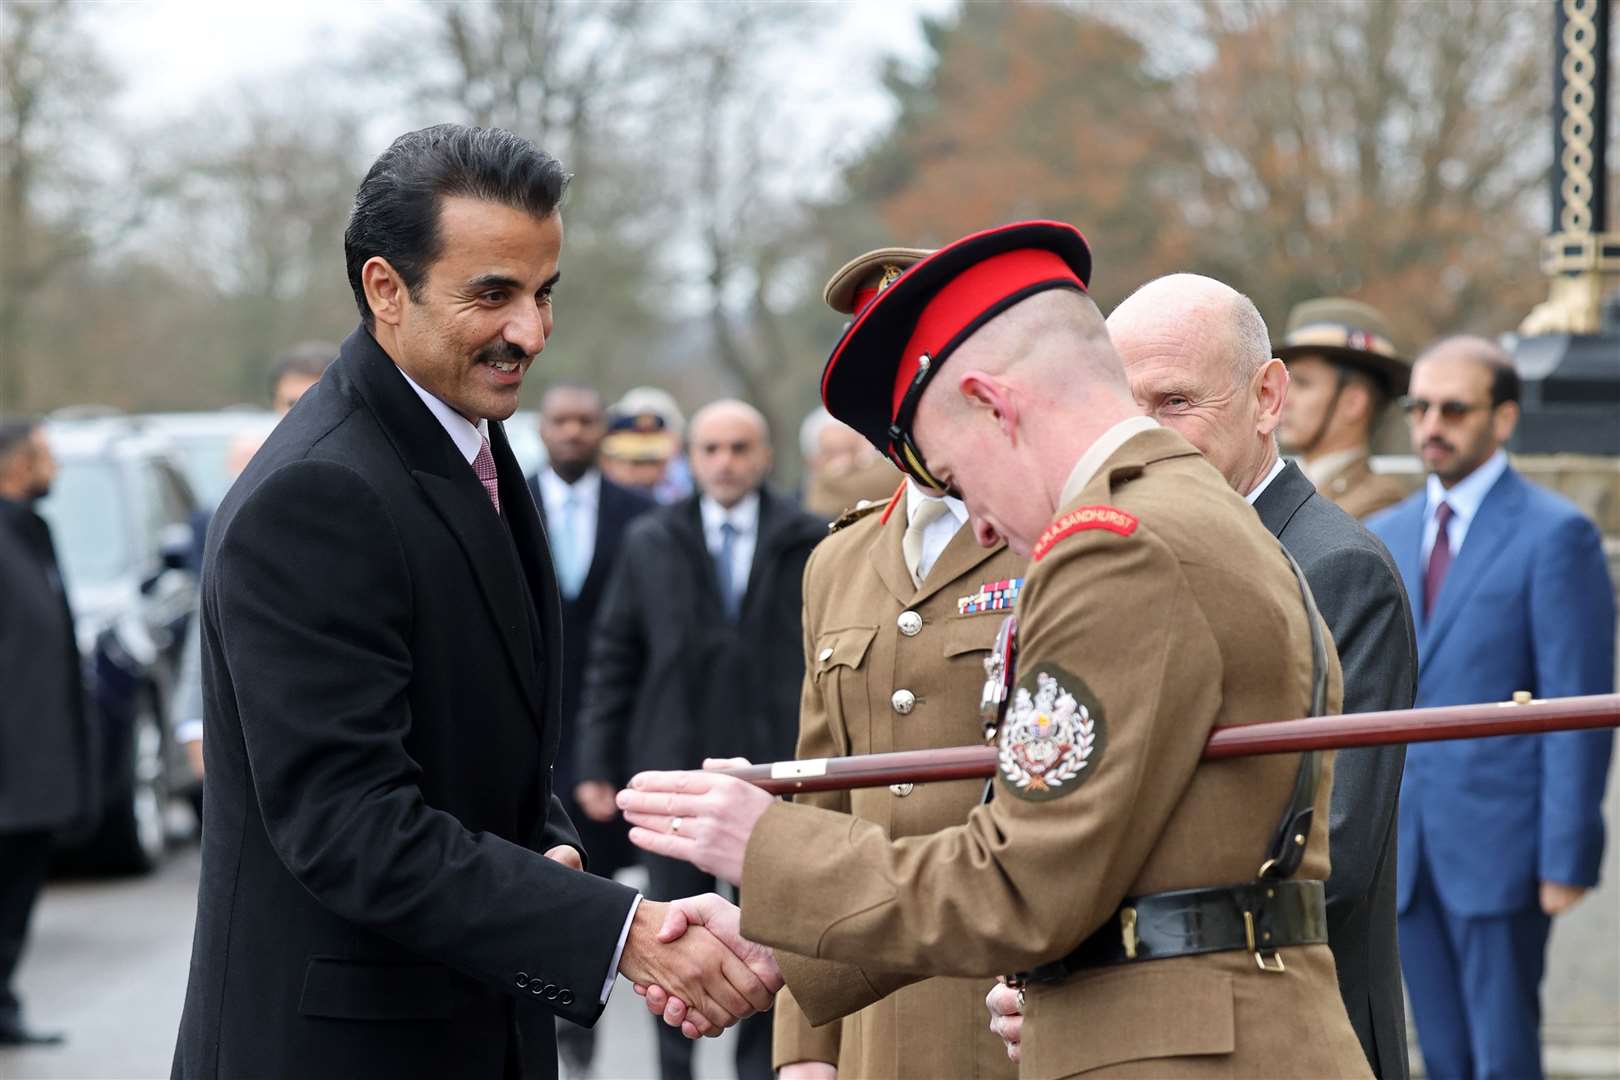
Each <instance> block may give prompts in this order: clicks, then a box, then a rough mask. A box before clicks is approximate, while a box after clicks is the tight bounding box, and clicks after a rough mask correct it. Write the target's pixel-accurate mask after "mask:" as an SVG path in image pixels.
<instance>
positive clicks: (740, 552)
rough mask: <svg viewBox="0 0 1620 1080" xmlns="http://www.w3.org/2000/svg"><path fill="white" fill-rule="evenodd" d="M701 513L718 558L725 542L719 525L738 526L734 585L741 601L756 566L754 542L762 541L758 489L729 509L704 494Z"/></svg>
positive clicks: (712, 551) (705, 534)
mask: <svg viewBox="0 0 1620 1080" xmlns="http://www.w3.org/2000/svg"><path fill="white" fill-rule="evenodd" d="M698 513H699V514H701V515H702V516H703V543H704V544H705V545H706V546H707V547H708V549H709V554H710V555H711V556H713V557H714V558H716V559H718V558H719V557H720V545H721V544H722V543H723V542H724V537H722V536H721V535H720V526H722V525H724V524H726V523H727V522H730V523H731V527H732V528H733V529H735V530H737V538H736V539H735V540H733V541H732V542H731V588H732V590H733V591H734V592H736V594H737V599H738V601H739V602H740V601H741V600H742V598H743V596H744V595H746V594H747V592H748V575H749V572H750V571H752V570H753V568H754V546H755V545H756V544H758V543H759V492H757V491H750V492H749V493H748V494H747V495H744V496H743V497H742V498H741V499H739V500H738V501H737V504H736V505H735V506H733V507H732V508H731V509H729V510H727V509H726V508H725V507H723V506H721V505H720V504H719V503H717V502H715V501H714V500H713V499H711V498H709V497H708V496H707V495H705V496H703V497H702V498H701V499H699V500H698Z"/></svg>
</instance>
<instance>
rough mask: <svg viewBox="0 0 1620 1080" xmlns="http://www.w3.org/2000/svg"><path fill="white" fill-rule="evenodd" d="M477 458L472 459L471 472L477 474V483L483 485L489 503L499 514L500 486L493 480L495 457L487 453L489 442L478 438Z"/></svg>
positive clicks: (481, 437)
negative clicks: (487, 494) (487, 493)
mask: <svg viewBox="0 0 1620 1080" xmlns="http://www.w3.org/2000/svg"><path fill="white" fill-rule="evenodd" d="M479 438H480V440H481V441H480V442H479V444H478V456H477V457H475V458H473V463H472V465H473V472H475V473H477V474H478V482H479V483H480V484H483V485H484V490H485V491H487V492H489V501H490V502H491V503H493V504H494V506H495V512H496V513H497V514H498V513H500V512H501V492H500V485H499V483H498V482H497V481H496V478H495V455H494V454H492V453H490V452H489V440H488V439H487V438H484V437H483V436H480V437H479Z"/></svg>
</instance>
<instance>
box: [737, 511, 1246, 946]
mask: <svg viewBox="0 0 1620 1080" xmlns="http://www.w3.org/2000/svg"><path fill="white" fill-rule="evenodd" d="M1019 621H1020V639H1021V640H1020V647H1019V653H1018V671H1019V679H1018V687H1019V688H1020V689H1023V688H1026V687H1027V688H1029V689H1031V690H1032V691H1033V690H1034V688H1035V687H1034V680H1035V679H1036V677H1037V673H1038V672H1041V671H1045V672H1047V673H1048V674H1049V675H1051V676H1053V677H1055V678H1056V679H1057V680H1058V682H1059V683H1061V684H1062V689H1063V690H1065V691H1067V692H1068V693H1070V694H1073V695H1075V696H1076V697H1077V698H1078V699H1079V700H1080V701H1082V702H1084V703H1088V708H1089V709H1090V711H1091V715H1092V717H1093V719H1094V720H1095V721H1096V728H1097V730H1098V736H1097V747H1096V748H1095V750H1094V752H1093V753H1092V755H1091V757H1089V758H1088V759H1087V760H1086V765H1085V767H1084V770H1083V771H1082V773H1081V775H1080V776H1079V777H1077V778H1076V779H1074V780H1073V781H1071V782H1070V783H1069V784H1068V786H1067V787H1065V788H1064V789H1063V790H1062V791H1061V792H1060V793H1056V794H1053V795H1050V796H1049V797H1047V798H1045V799H1035V798H1032V797H1030V796H1029V795H1028V794H1026V793H1021V792H1020V791H1019V790H1018V789H1017V788H1016V786H1015V785H1013V784H1011V783H1009V782H1008V780H1007V778H1006V776H1005V774H1001V775H998V777H997V779H996V792H995V799H994V800H993V801H992V802H991V803H990V804H989V805H987V806H980V807H977V808H975V809H974V811H973V813H972V815H971V816H970V817H969V819H968V821H967V822H966V824H964V825H962V826H958V827H955V828H951V829H947V830H944V831H941V832H938V833H935V834H933V835H932V836H926V837H907V838H903V839H900V840H894V841H891V840H890V839H889V838H888V837H887V836H886V835H885V834H884V832H883V830H882V829H881V828H879V827H878V826H876V825H874V824H872V823H870V822H865V821H860V820H857V819H855V818H852V817H849V816H846V815H841V814H832V813H828V812H827V811H825V810H822V809H819V808H816V807H811V806H802V805H789V804H778V805H776V806H773V807H771V808H770V810H769V811H767V813H766V814H765V816H764V817H762V818H761V819H760V821H759V824H758V825H757V826H756V828H755V830H754V833H753V835H752V837H751V838H750V840H749V844H748V851H747V856H746V861H745V863H744V868H743V882H742V896H743V897H744V906H743V932H744V934H746V935H747V936H748V937H749V938H751V939H753V940H755V941H761V942H765V943H767V944H770V945H773V946H776V947H778V948H781V949H785V950H789V951H792V952H797V953H801V954H803V955H806V956H811V957H817V958H821V959H832V960H842V961H845V962H856V961H858V962H859V963H861V964H862V965H863V966H865V967H866V968H868V969H873V970H883V971H894V972H909V973H915V974H919V975H921V974H930V975H964V976H983V975H988V974H991V973H995V972H1014V971H1025V970H1028V969H1030V968H1033V967H1035V966H1037V965H1039V964H1042V963H1045V962H1048V961H1051V960H1055V959H1058V958H1060V957H1062V956H1064V955H1066V954H1067V953H1068V952H1070V951H1071V950H1073V949H1074V947H1075V946H1077V945H1078V944H1079V943H1080V942H1081V941H1082V940H1084V939H1085V938H1086V937H1087V936H1088V935H1089V934H1090V933H1092V932H1093V931H1095V930H1096V929H1097V928H1098V927H1099V926H1100V925H1101V924H1102V922H1103V921H1104V920H1105V919H1106V918H1108V917H1109V916H1110V915H1111V914H1112V913H1113V911H1114V910H1115V908H1116V907H1117V906H1118V904H1119V902H1120V901H1121V900H1122V899H1123V898H1124V897H1125V895H1126V894H1127V891H1128V889H1129V887H1130V885H1131V883H1132V881H1133V880H1134V879H1135V878H1136V876H1137V874H1138V872H1139V871H1140V869H1141V868H1142V866H1143V864H1144V863H1145V861H1146V860H1147V858H1148V856H1149V854H1150V853H1151V851H1152V849H1153V847H1154V844H1155V842H1156V841H1157V839H1158V837H1159V835H1160V833H1161V832H1162V830H1163V829H1164V826H1165V824H1166V822H1167V821H1168V820H1169V818H1170V816H1171V814H1172V813H1173V811H1174V809H1175V807H1176V805H1177V803H1178V802H1179V800H1180V798H1181V796H1182V793H1183V792H1184V790H1185V788H1186V787H1187V785H1188V784H1189V782H1190V781H1191V778H1192V776H1193V773H1194V771H1195V769H1196V768H1197V766H1198V762H1199V759H1200V757H1201V755H1202V751H1203V746H1204V742H1205V740H1206V738H1207V737H1208V733H1209V729H1210V728H1211V727H1212V726H1213V724H1214V721H1215V717H1216V715H1217V713H1218V711H1219V708H1220V690H1219V687H1220V685H1221V672H1222V666H1221V659H1220V654H1219V652H1218V650H1217V647H1216V644H1215V641H1214V638H1213V635H1212V633H1211V631H1210V628H1209V626H1208V624H1207V623H1206V621H1205V618H1204V615H1203V613H1202V612H1201V611H1200V609H1199V607H1198V606H1197V604H1196V602H1195V599H1194V596H1193V594H1192V590H1191V588H1190V587H1189V585H1188V584H1187V581H1186V578H1185V576H1184V574H1183V572H1182V568H1181V565H1180V563H1179V561H1178V560H1177V559H1176V558H1175V556H1174V555H1173V554H1172V553H1171V552H1170V550H1169V549H1168V548H1167V547H1166V546H1165V545H1164V544H1163V543H1162V542H1161V541H1159V540H1157V539H1156V538H1155V537H1154V536H1153V534H1152V532H1151V531H1150V530H1149V529H1148V528H1147V527H1145V526H1143V527H1140V528H1138V529H1137V530H1136V531H1135V532H1134V533H1133V534H1131V535H1129V536H1119V535H1117V534H1115V533H1113V532H1110V531H1107V530H1105V529H1094V530H1087V531H1084V532H1080V533H1077V534H1075V535H1073V536H1070V537H1069V538H1067V539H1065V540H1063V541H1061V542H1060V543H1059V544H1058V545H1057V546H1056V547H1054V548H1053V549H1052V550H1051V551H1050V552H1049V553H1048V554H1047V555H1046V557H1045V558H1044V559H1043V560H1042V561H1041V562H1039V563H1037V564H1036V565H1035V566H1033V567H1032V568H1031V570H1030V574H1029V577H1028V580H1027V582H1026V585H1025V591H1024V594H1023V596H1022V597H1021V598H1020V602H1019ZM1004 738H1005V737H1004ZM1214 827H1218V825H1216V826H1214Z"/></svg>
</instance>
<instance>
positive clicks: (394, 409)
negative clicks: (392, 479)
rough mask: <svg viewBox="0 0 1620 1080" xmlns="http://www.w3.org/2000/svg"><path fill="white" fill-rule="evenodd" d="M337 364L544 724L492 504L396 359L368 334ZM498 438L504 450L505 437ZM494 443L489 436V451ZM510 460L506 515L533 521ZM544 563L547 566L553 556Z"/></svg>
mask: <svg viewBox="0 0 1620 1080" xmlns="http://www.w3.org/2000/svg"><path fill="white" fill-rule="evenodd" d="M339 362H340V363H343V364H344V365H345V366H346V367H348V368H349V371H350V373H351V374H352V377H353V378H354V383H355V386H356V387H357V388H358V389H359V391H360V395H361V397H363V398H364V399H365V401H366V404H367V405H368V406H370V408H371V412H372V415H374V416H375V417H376V418H377V423H378V426H380V427H381V428H382V430H383V432H384V434H385V435H387V437H388V439H389V441H390V442H392V443H393V445H394V449H395V450H396V451H397V452H398V453H399V456H400V458H401V459H402V460H403V461H404V463H405V467H406V468H407V469H408V470H409V471H410V473H411V475H412V476H413V477H414V478H415V479H416V482H417V484H418V485H419V486H420V487H421V489H422V492H423V494H425V495H426V496H427V499H428V502H429V504H430V505H431V506H432V507H433V509H434V510H435V511H436V512H437V513H438V515H439V516H440V517H441V518H443V519H444V523H445V525H446V527H448V528H449V530H450V532H451V533H452V534H453V535H454V536H455V538H456V541H457V542H458V543H459V544H460V545H461V549H462V551H464V552H465V553H466V555H467V561H468V563H469V564H470V565H471V567H472V571H473V576H474V577H475V578H476V579H477V581H478V587H479V592H480V593H481V594H482V595H483V598H484V604H485V606H486V607H487V608H488V609H489V614H490V617H491V618H493V619H494V620H495V625H496V626H498V627H499V628H500V631H501V634H500V636H501V641H502V643H503V644H504V645H505V646H506V651H507V656H508V658H509V659H510V660H511V662H512V667H513V671H514V673H515V674H516V676H517V680H518V682H519V683H520V684H521V685H522V687H523V691H524V694H525V695H526V696H527V697H528V700H529V704H530V705H531V707H533V709H534V710H535V722H536V723H537V724H540V723H543V717H542V716H541V715H540V710H541V705H542V702H541V700H540V695H539V692H538V686H537V682H538V680H537V678H536V674H537V673H536V672H535V670H534V658H535V651H534V646H533V644H532V640H531V637H530V632H529V614H528V612H527V611H526V610H524V603H525V600H526V599H527V598H528V597H529V595H530V594H529V591H528V590H527V589H525V588H523V585H524V582H523V581H522V580H521V579H520V577H519V574H520V570H519V568H518V566H517V564H516V563H515V562H514V561H513V559H512V554H511V548H510V547H509V541H508V539H507V537H506V536H505V535H503V534H504V533H505V532H506V526H505V525H504V524H503V523H502V522H501V519H500V517H499V516H497V515H496V513H495V508H494V507H493V506H491V505H490V501H489V495H488V494H487V493H486V492H485V491H484V486H483V485H482V484H480V483H479V482H478V477H477V475H476V474H474V472H473V471H472V468H471V466H469V465H468V464H467V461H466V459H465V458H463V457H462V456H461V454H460V452H459V451H458V450H457V449H456V445H455V443H453V442H452V441H451V440H450V436H449V435H448V434H447V433H446V432H445V430H444V428H443V427H442V426H441V425H440V424H439V421H438V419H437V418H436V417H434V415H433V414H432V413H431V412H429V411H428V408H427V406H426V405H424V404H423V403H422V400H421V399H420V398H418V397H417V396H416V393H415V391H413V390H412V389H411V387H410V386H409V384H407V383H406V382H405V379H404V377H403V376H402V375H401V374H400V372H399V370H398V369H397V368H396V367H395V366H394V362H393V360H391V359H389V357H388V354H387V353H385V352H383V350H382V347H381V346H379V345H378V344H377V343H376V341H374V340H373V339H372V337H371V334H370V333H369V332H367V331H366V330H365V329H364V328H363V327H362V328H360V329H358V330H356V331H355V332H354V333H353V334H351V335H350V336H349V339H348V340H347V341H345V342H344V343H343V351H342V354H341V359H340V361H339ZM493 429H494V425H492V430H493ZM499 437H500V440H501V444H502V447H503V449H504V448H505V442H506V439H505V435H504V434H501V435H500V436H499ZM494 444H495V440H494V438H493V437H492V438H491V440H490V445H491V449H492V450H493V448H494ZM505 456H506V458H507V463H508V465H509V468H510V472H511V475H512V476H515V478H516V479H515V481H513V480H508V479H507V478H506V477H503V478H502V481H501V496H502V504H503V506H506V507H507V508H508V513H510V512H511V510H512V509H513V506H514V503H515V504H517V506H518V507H523V506H527V507H528V512H529V513H530V514H533V513H534V510H533V504H532V502H531V501H530V500H529V498H528V493H527V490H526V489H524V488H523V481H522V474H521V473H520V472H518V471H517V463H516V461H514V460H512V457H511V451H510V449H505ZM496 468H497V471H499V470H500V469H501V465H500V463H499V462H497V464H496ZM514 490H516V491H519V492H521V497H520V498H514ZM542 546H543V542H542ZM546 558H547V561H548V562H549V554H548V555H547V556H546ZM542 619H544V616H543V615H542ZM559 636H560V632H559Z"/></svg>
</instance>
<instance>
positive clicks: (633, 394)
mask: <svg viewBox="0 0 1620 1080" xmlns="http://www.w3.org/2000/svg"><path fill="white" fill-rule="evenodd" d="M608 415H609V416H610V417H620V416H649V415H650V416H656V417H657V418H658V420H659V422H660V425H661V428H660V429H661V430H663V431H667V432H669V434H670V435H671V436H672V442H671V446H672V449H671V450H670V456H669V459H668V461H667V463H666V465H665V467H664V471H663V474H662V476H661V478H660V479H659V480H658V482H657V484H656V485H655V486H654V488H653V491H652V496H653V498H654V499H656V500H658V502H659V504H660V505H663V506H668V505H669V504H670V503H673V502H679V501H680V500H681V499H684V498H686V497H687V496H688V495H690V494H692V471H691V468H690V466H689V465H688V463H687V460H686V453H685V439H686V416H685V415H684V414H683V413H682V412H681V407H680V406H679V405H677V404H676V403H675V397H674V395H672V394H671V393H670V392H669V391H668V390H662V389H660V388H658V387H656V386H637V387H633V388H631V389H629V390H626V391H625V393H624V396H623V397H621V398H620V399H619V400H618V401H615V402H614V403H613V404H612V405H611V406H609V408H608Z"/></svg>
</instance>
